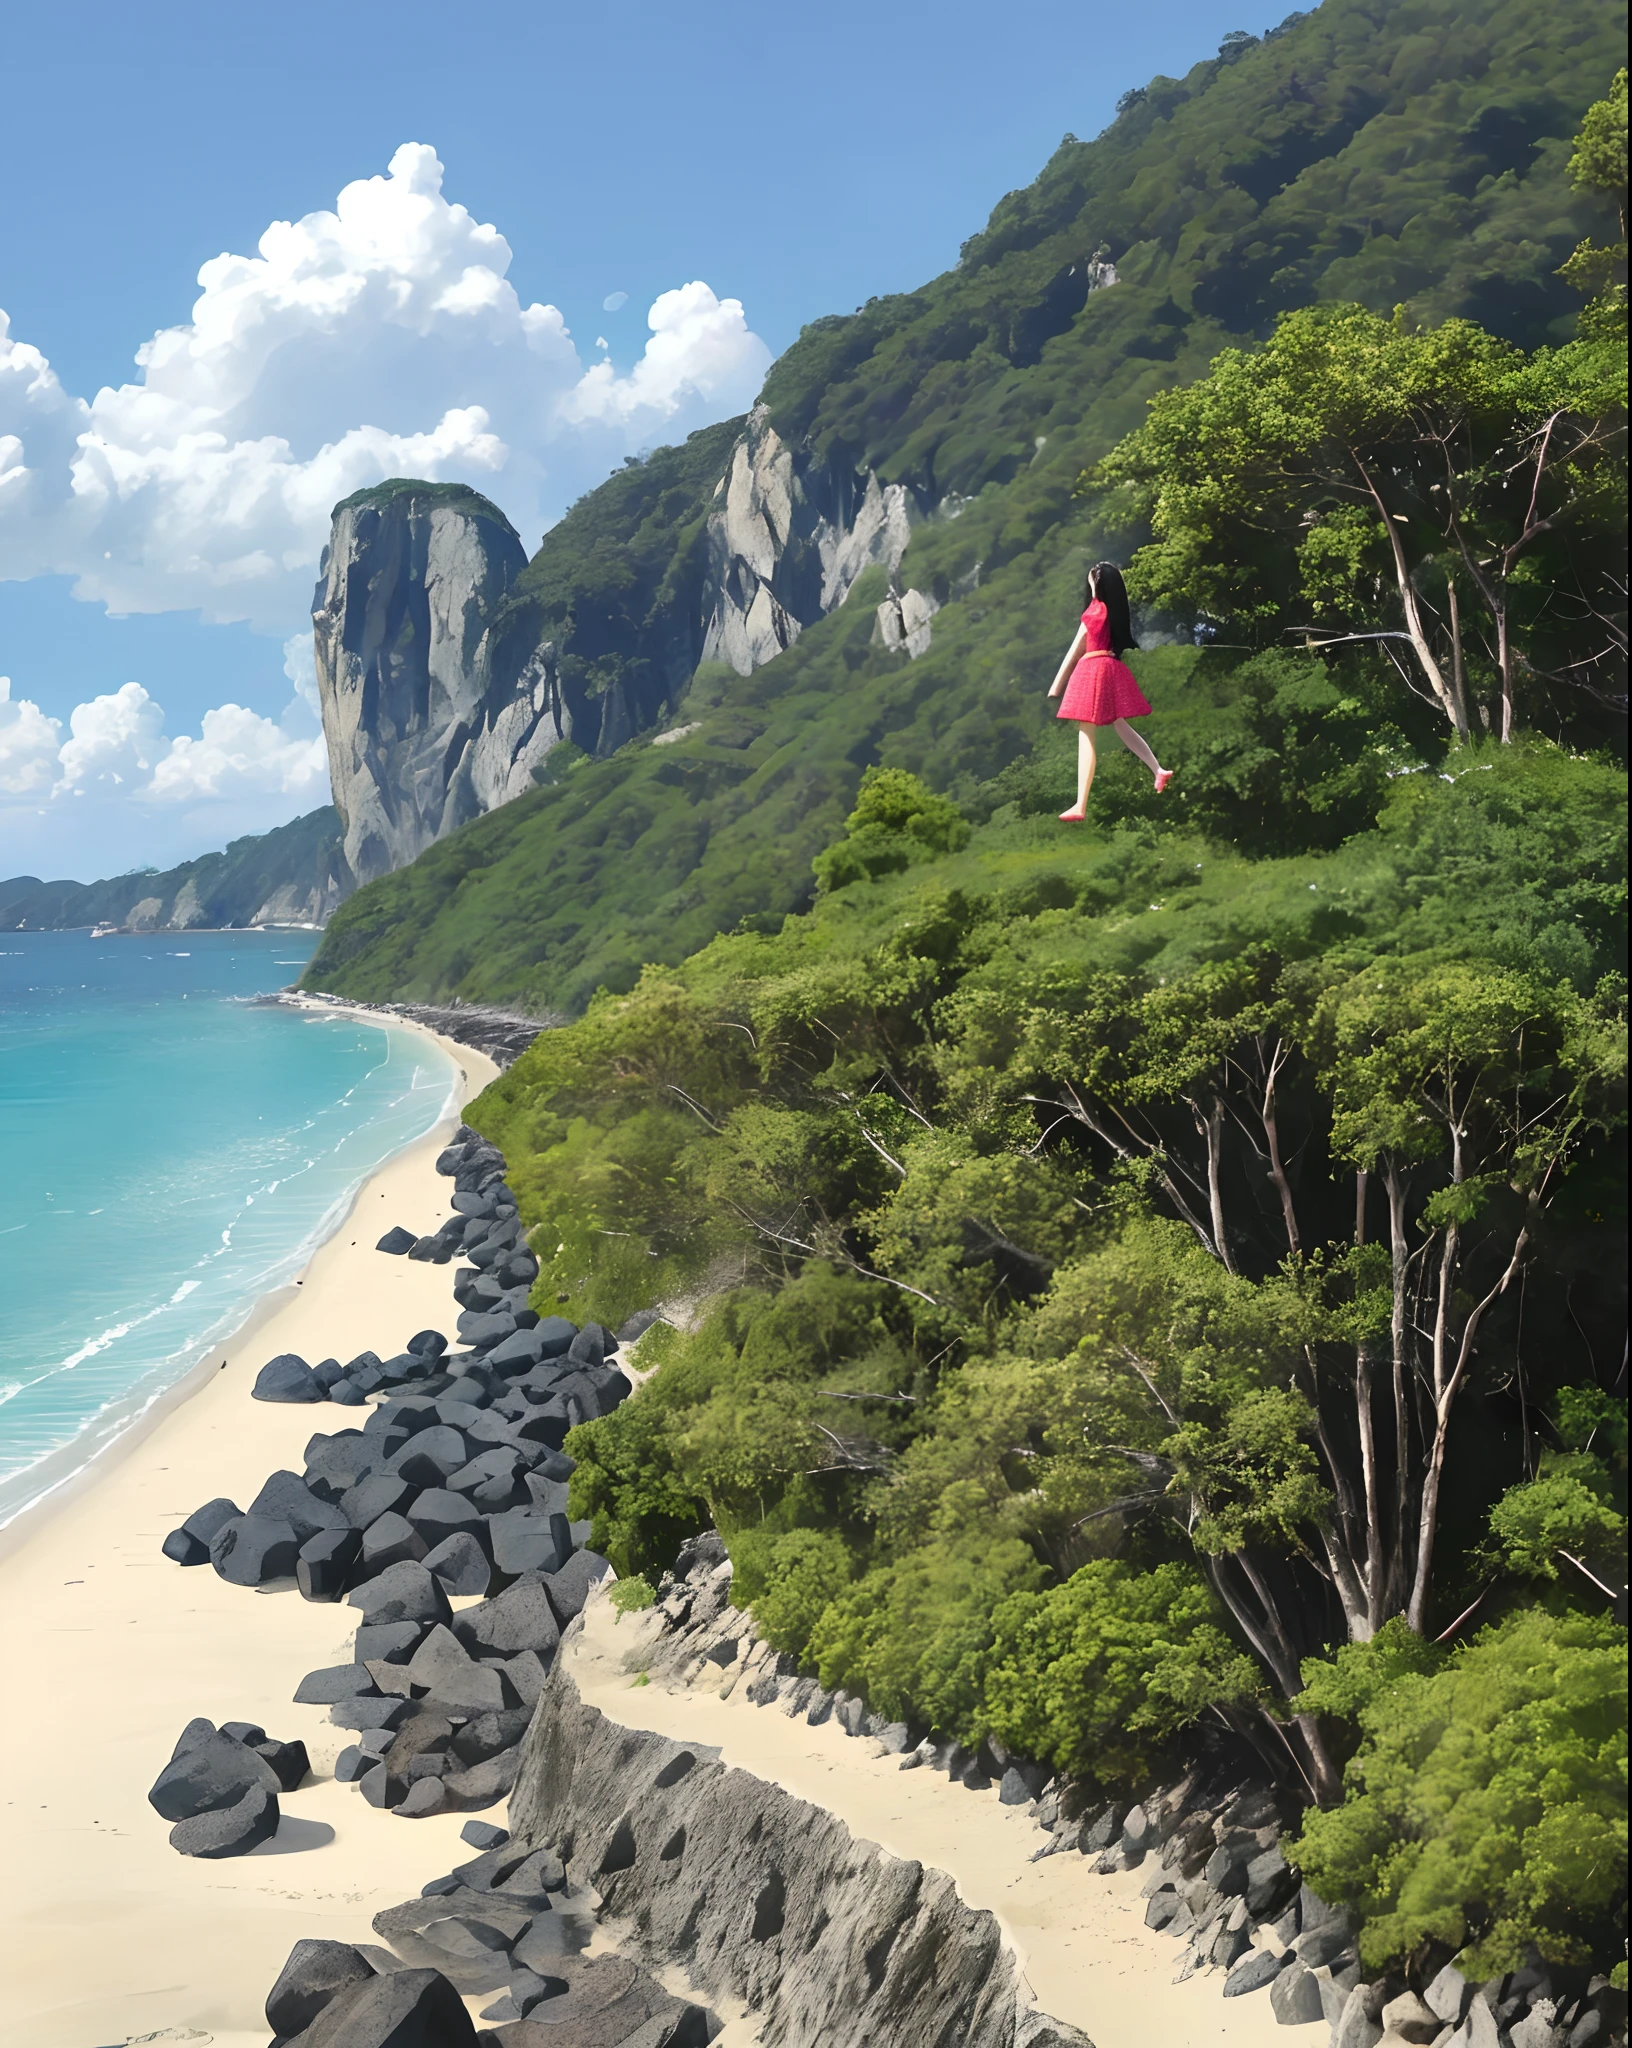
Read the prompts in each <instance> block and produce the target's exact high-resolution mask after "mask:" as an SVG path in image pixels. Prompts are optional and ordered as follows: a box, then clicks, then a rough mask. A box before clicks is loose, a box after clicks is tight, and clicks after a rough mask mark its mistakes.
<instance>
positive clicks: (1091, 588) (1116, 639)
mask: <svg viewBox="0 0 1632 2048" xmlns="http://www.w3.org/2000/svg"><path fill="white" fill-rule="evenodd" d="M1096 597H1097V598H1098V599H1099V601H1100V603H1101V604H1102V605H1104V607H1105V611H1106V614H1107V617H1106V624H1107V625H1108V626H1109V627H1110V629H1111V652H1112V653H1113V654H1121V653H1123V652H1124V651H1125V650H1126V649H1128V648H1130V647H1137V646H1138V645H1139V642H1138V641H1137V640H1135V639H1134V637H1133V620H1132V618H1131V617H1130V616H1129V614H1128V586H1127V585H1126V584H1125V583H1124V582H1123V581H1122V571H1121V570H1120V569H1119V568H1118V567H1117V566H1116V564H1115V563H1114V562H1096V563H1095V564H1094V566H1093V567H1092V568H1091V569H1090V570H1089V571H1088V582H1087V586H1086V588H1085V589H1084V591H1083V596H1082V608H1083V610H1084V611H1086V610H1087V609H1088V607H1089V606H1090V605H1091V604H1092V603H1093V601H1094V599H1095V598H1096Z"/></svg>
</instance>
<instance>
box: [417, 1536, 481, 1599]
mask: <svg viewBox="0 0 1632 2048" xmlns="http://www.w3.org/2000/svg"><path fill="white" fill-rule="evenodd" d="M425 1569H426V1570H427V1571H428V1572H430V1573H432V1574H433V1575H434V1576H435V1577H436V1578H437V1579H438V1580H439V1581H440V1582H441V1585H442V1589H443V1591H444V1592H445V1593H447V1594H448V1596H449V1597H450V1598H452V1599H457V1598H459V1597H461V1596H464V1595H469V1594H472V1593H475V1594H482V1593H485V1592H486V1591H487V1588H488V1582H489V1580H490V1579H491V1578H492V1575H493V1567H492V1566H491V1565H490V1564H489V1563H488V1561H487V1552H486V1551H485V1550H483V1548H482V1546H481V1545H480V1544H479V1543H478V1542H477V1541H476V1538H475V1537H474V1536H473V1535H471V1534H469V1533H468V1532H467V1531H465V1530H459V1531H456V1532H455V1534H453V1535H452V1536H448V1537H445V1538H444V1539H443V1541H442V1542H440V1543H439V1544H437V1546H436V1548H435V1549H434V1550H428V1551H427V1552H426V1553H425Z"/></svg>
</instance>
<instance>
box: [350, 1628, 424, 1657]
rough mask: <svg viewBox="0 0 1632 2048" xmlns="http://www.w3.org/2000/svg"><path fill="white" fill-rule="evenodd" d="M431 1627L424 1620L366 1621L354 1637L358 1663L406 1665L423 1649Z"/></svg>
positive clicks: (353, 1648) (352, 1652)
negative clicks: (422, 1644) (422, 1641)
mask: <svg viewBox="0 0 1632 2048" xmlns="http://www.w3.org/2000/svg"><path fill="white" fill-rule="evenodd" d="M426 1627H427V1624H426V1623H425V1622H423V1621H376V1622H364V1623H363V1625H362V1627H361V1628H359V1629H358V1631H357V1633H356V1635H355V1636H354V1637H353V1638H352V1645H351V1658H352V1662H353V1663H354V1664H368V1663H374V1662H378V1663H384V1664H406V1663H407V1662H408V1659H409V1658H410V1657H411V1656H412V1655H413V1654H414V1652H415V1650H417V1649H418V1648H419V1642H420V1638H421V1637H422V1636H423V1635H424V1633H425V1630H426Z"/></svg>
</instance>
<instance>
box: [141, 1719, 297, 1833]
mask: <svg viewBox="0 0 1632 2048" xmlns="http://www.w3.org/2000/svg"><path fill="white" fill-rule="evenodd" d="M309 1768H310V1765H309V1763H308V1761H307V1756H306V1745H305V1743H303V1742H278V1741H276V1740H274V1739H273V1738H272V1737H271V1736H269V1735H268V1734H267V1732H266V1730H265V1729H264V1728H260V1727H257V1726H256V1725H255V1724H254V1723H253V1722H251V1721H227V1722H225V1723H223V1725H222V1726H221V1727H219V1728H217V1727H216V1725H215V1723H214V1722H213V1721H205V1720H197V1721H189V1722H188V1723H187V1726H186V1727H185V1728H184V1729H183V1730H182V1731H181V1735H180V1737H179V1739H178V1740H177V1743H176V1746H175V1748H174V1749H173V1750H172V1751H171V1752H170V1761H169V1762H168V1763H167V1764H166V1765H165V1767H164V1769H163V1770H162V1771H160V1773H159V1775H158V1777H157V1778H156V1779H154V1781H153V1786H152V1789H151V1790H150V1791H149V1793H148V1795H147V1799H148V1804H149V1805H150V1806H151V1807H152V1808H153V1810H154V1812H155V1813H159V1814H162V1815H163V1817H164V1818H165V1819H166V1820H169V1821H174V1822H175V1826H174V1827H173V1828H172V1829H171V1830H170V1846H171V1848H172V1849H175V1850H178V1851H179V1852H180V1853H181V1854H182V1855H183V1856H208V1857H220V1856H247V1855H248V1853H249V1851H250V1850H251V1849H254V1848H256V1847H258V1846H259V1844H260V1843H262V1842H266V1841H270V1840H271V1838H272V1837H273V1836H274V1835H275V1834H276V1833H277V1831H278V1817H279V1816H278V1794H279V1793H280V1792H292V1791H293V1790H294V1789H295V1787H296V1786H297V1785H298V1784H300V1782H301V1781H302V1779H303V1778H304V1777H305V1776H306V1773H307V1771H308V1770H309Z"/></svg>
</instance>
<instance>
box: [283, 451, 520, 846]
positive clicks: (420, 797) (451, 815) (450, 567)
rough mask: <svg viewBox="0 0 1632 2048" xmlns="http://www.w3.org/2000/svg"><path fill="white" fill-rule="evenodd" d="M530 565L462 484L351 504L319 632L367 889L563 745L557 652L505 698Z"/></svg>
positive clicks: (348, 810)
mask: <svg viewBox="0 0 1632 2048" xmlns="http://www.w3.org/2000/svg"><path fill="white" fill-rule="evenodd" d="M525 566H526V554H525V551H524V550H523V548H522V545H521V541H520V539H519V537H518V536H517V534H516V531H515V529H514V527H512V526H511V524H510V522H509V520H508V519H506V518H505V516H504V514H503V513H502V512H501V511H499V509H498V507H497V506H496V505H492V504H489V502H488V501H487V499H485V498H483V497H481V496H480V495H479V494H478V493H476V492H475V491H470V490H465V489H463V488H462V487H459V486H445V485H431V484H418V483H407V482H395V483H390V484H382V485H380V486H379V487H378V488H377V489H374V490H371V491H363V492H359V493H358V494H357V496H356V497H354V498H348V499H347V500H345V502H344V503H343V504H341V505H339V506H337V507H336V508H335V515H334V529H333V533H332V535H331V538H330V542H329V547H328V550H327V552H326V554H325V557H324V562H323V575H322V579H321V581H320V582H319V584H318V587H317V592H316V595H315V597H314V599H313V605H312V624H313V629H314V636H315V641H316V655H317V679H318V689H319V692H320V695H321V699H322V706H323V731H324V735H325V737H326V739H327V741H328V747H329V774H330V778H331V782H332V786H333V789H334V801H335V807H336V809H337V810H338V811H339V813H340V816H341V819H342V821H343V824H344V827H345V850H346V858H347V860H348V862H349V863H350V866H351V869H352V872H353V873H354V874H355V875H356V876H357V878H358V880H359V881H369V880H372V879H373V877H374V876H376V875H383V874H386V873H389V872H390V870H391V869H393V868H398V867H402V866H404V865H405V864H406V863H407V862H408V861H411V860H412V859H413V858H414V856H415V854H417V853H420V852H422V851H423V850H424V848H425V847H427V846H429V845H430V844H431V842H432V841H433V840H435V839H439V838H440V837H441V836H442V834H443V833H444V832H447V831H450V830H451V829H452V828H453V827H454V826H455V825H460V824H463V823H464V822H465V820H466V819H467V818H474V817H476V816H478V815H479V814H480V813H481V812H483V811H487V810H492V809H493V808H494V807H495V806H496V805H497V804H500V803H504V802H505V801H507V800H508V798H510V797H512V796H514V795H516V794H518V793H519V792H520V791H521V790H522V789H525V788H527V787H528V786H529V783H530V781H531V775H532V769H533V767H534V766H535V765H536V763H537V762H539V761H541V760H542V759H543V758H544V756H545V754H547V753H548V751H549V749H550V748H551V747H552V746H553V745H554V744H555V742H556V740H557V739H559V738H560V736H561V733H560V727H559V723H558V722H557V721H556V720H555V719H554V717H553V716H552V711H553V706H552V703H551V698H550V686H549V678H548V664H547V659H546V658H545V657H544V655H543V652H542V650H541V651H540V658H539V659H538V660H537V661H535V662H534V663H533V664H531V665H530V666H529V667H528V668H527V669H526V670H525V671H524V673H523V674H522V675H520V676H518V677H517V678H516V683H515V686H514V687H513V688H512V689H511V690H509V691H507V692H505V693H503V695H502V696H501V698H500V700H499V701H497V702H493V701H490V698H489V692H488V688H487V677H486V662H485V651H486V650H485V645H484V643H485V639H486V635H487V630H488V627H489V626H490V624H491V623H492V620H493V618H494V617H495V615H496V614H497V613H498V611H499V610H500V608H501V606H502V604H503V602H504V599H505V597H506V596H507V595H508V593H509V591H510V588H511V586H512V584H513V583H514V582H515V580H516V578H517V576H519V575H520V573H521V571H522V569H523V568H524V567H525Z"/></svg>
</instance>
